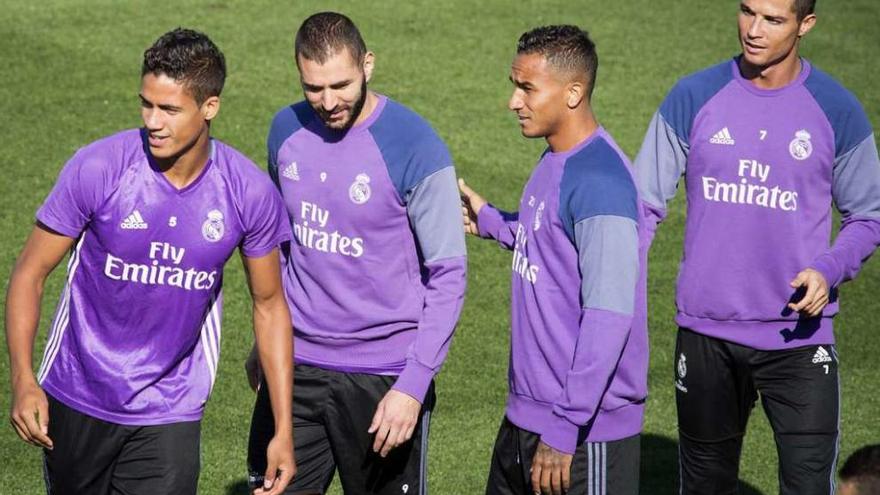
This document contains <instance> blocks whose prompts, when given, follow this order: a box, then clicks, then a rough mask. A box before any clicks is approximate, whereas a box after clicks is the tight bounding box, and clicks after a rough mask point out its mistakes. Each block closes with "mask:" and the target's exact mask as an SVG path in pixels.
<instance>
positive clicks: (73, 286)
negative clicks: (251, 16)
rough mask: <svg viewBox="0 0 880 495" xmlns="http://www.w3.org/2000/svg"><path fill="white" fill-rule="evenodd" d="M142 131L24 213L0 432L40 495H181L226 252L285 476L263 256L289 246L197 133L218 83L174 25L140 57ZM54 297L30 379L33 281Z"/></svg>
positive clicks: (279, 308)
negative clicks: (63, 273)
mask: <svg viewBox="0 0 880 495" xmlns="http://www.w3.org/2000/svg"><path fill="white" fill-rule="evenodd" d="M141 74H142V78H141V87H140V94H139V97H140V103H141V116H142V118H143V122H144V126H143V128H141V129H132V130H127V131H123V132H120V133H118V134H114V135H112V136H109V137H106V138H104V139H101V140H98V141H96V142H94V143H92V144H90V145H88V146H86V147H84V148H82V149H80V150H79V151H78V152H77V153H76V154H75V155H74V156H73V158H71V159H70V161H69V162H68V163H67V165H65V167H64V169H63V170H62V172H61V175H60V177H59V178H58V182H57V183H56V184H55V187H54V188H53V189H52V192H51V193H50V194H49V196H48V198H47V199H46V201H45V202H44V203H43V206H42V207H41V208H40V209H39V211H38V212H37V215H36V216H37V223H36V226H35V227H34V229H33V230H32V232H31V234H30V237H29V238H28V240H27V242H26V244H25V246H24V249H23V251H22V253H21V255H20V256H19V258H18V262H17V263H16V265H15V268H14V270H13V273H12V277H11V280H10V283H9V291H8V294H7V299H6V330H7V342H8V345H9V355H10V360H11V362H12V366H11V375H12V411H11V419H12V424H13V426H14V427H15V430H16V431H17V432H18V434H19V436H20V437H21V438H22V439H23V440H25V441H27V442H29V443H31V444H34V445H37V446H41V447H43V448H44V454H45V469H44V473H45V480H46V485H47V489H48V492H49V493H51V494H54V495H58V494H98V495H105V494H109V493H127V494H158V493H163V494H195V493H196V486H197V482H198V474H199V458H200V446H199V432H200V419H201V417H202V413H203V410H204V408H205V402H206V401H207V399H208V396H209V395H210V392H211V387H212V386H213V384H214V378H215V375H216V372H217V359H218V354H219V351H220V322H221V319H220V315H221V304H222V293H221V286H222V276H223V265H224V264H225V263H226V260H227V259H229V257H230V255H232V252H233V251H234V250H235V249H236V248H239V250H240V252H241V255H242V259H243V261H244V265H245V268H246V272H247V274H248V283H249V287H250V290H251V294H252V296H253V300H254V329H255V332H256V341H257V347H258V348H259V356H260V360H261V363H262V366H263V368H264V369H265V370H266V373H265V374H266V381H267V382H268V384H269V387H268V388H269V390H270V391H271V394H272V397H273V398H276V399H277V401H276V402H275V404H277V405H276V407H275V408H274V409H273V411H272V413H273V415H274V417H275V418H276V419H277V421H276V423H275V424H276V428H275V430H274V431H273V434H272V442H271V443H270V444H269V446H268V452H267V456H268V458H269V459H270V460H269V463H268V464H269V466H268V469H267V471H266V473H265V476H266V479H267V480H269V481H268V482H267V484H266V486H265V487H264V488H265V490H263V489H261V490H260V492H266V493H271V494H277V493H280V492H281V491H282V490H283V489H284V487H285V485H286V484H287V482H288V481H289V480H290V478H291V477H292V476H293V474H294V469H295V466H294V460H293V445H292V443H293V442H292V438H291V431H292V425H291V422H290V396H291V388H292V382H293V377H292V374H293V370H292V366H291V363H290V354H291V352H292V348H291V346H292V339H291V337H290V333H291V330H290V316H289V313H288V309H287V305H286V304H285V301H284V292H283V288H282V286H281V270H280V260H279V248H278V246H279V245H280V244H281V242H282V241H286V240H288V239H289V237H290V229H289V227H288V226H287V225H286V224H285V223H284V219H285V213H284V205H283V203H282V201H281V198H280V196H279V195H278V193H277V191H275V189H274V187H273V186H272V182H271V180H270V179H269V177H268V176H266V175H265V174H264V173H263V172H261V171H260V170H259V169H258V168H257V167H256V166H255V165H254V164H253V163H252V162H251V161H250V160H248V159H247V158H246V157H245V156H244V155H242V154H241V153H239V152H238V151H236V150H235V149H233V148H232V147H230V146H229V145H227V144H224V143H222V142H220V141H218V140H216V139H212V138H210V136H209V129H210V123H211V121H212V120H213V119H214V118H215V117H216V116H217V112H218V111H219V109H220V92H221V90H222V89H223V82H224V79H225V77H226V66H225V62H224V58H223V54H222V53H221V52H220V50H219V49H218V48H217V47H216V46H215V45H214V43H213V42H211V40H210V39H208V38H207V37H206V36H205V35H204V34H201V33H198V32H195V31H191V30H187V29H176V30H174V31H171V32H169V33H166V34H165V35H163V36H162V37H160V38H159V39H158V40H157V41H156V42H155V44H153V46H151V47H150V48H149V49H148V50H147V51H146V52H145V53H144V60H143V68H142V71H141ZM68 251H70V261H69V263H68V269H67V284H66V285H65V288H64V291H63V293H62V295H61V301H60V302H59V304H58V309H57V311H56V314H55V321H54V323H53V325H52V330H51V332H50V334H49V340H48V342H47V344H46V348H45V353H44V356H43V363H42V365H41V366H40V369H39V372H38V374H37V376H36V377H35V376H34V373H33V371H32V368H31V355H32V350H33V341H34V336H35V334H36V331H37V325H38V322H39V309H40V300H41V297H42V291H43V285H44V282H45V280H46V277H47V276H48V275H49V273H50V272H51V271H52V270H53V269H54V268H55V266H56V265H57V264H58V263H59V262H60V261H61V259H62V258H63V257H64V255H65V253H67V252H68Z"/></svg>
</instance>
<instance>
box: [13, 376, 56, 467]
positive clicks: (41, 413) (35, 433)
mask: <svg viewBox="0 0 880 495" xmlns="http://www.w3.org/2000/svg"><path fill="white" fill-rule="evenodd" d="M9 421H10V422H11V423H12V427H13V428H15V432H16V433H18V436H19V437H21V439H22V440H24V441H25V442H27V443H29V444H31V445H34V446H36V447H44V448H47V449H49V450H52V448H53V447H54V445H53V444H52V439H50V438H49V401H48V400H47V399H46V393H45V392H43V389H42V388H40V386H39V385H38V384H37V382H36V381H35V380H33V379H31V380H28V381H26V382H24V383H21V384H13V386H12V407H11V408H10V411H9Z"/></svg>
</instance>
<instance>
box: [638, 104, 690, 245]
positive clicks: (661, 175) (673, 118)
mask: <svg viewBox="0 0 880 495" xmlns="http://www.w3.org/2000/svg"><path fill="white" fill-rule="evenodd" d="M681 91H682V89H681V88H679V87H676V88H675V89H673V91H672V92H671V93H670V94H669V96H667V97H666V100H665V101H664V102H663V104H662V105H661V106H660V109H658V110H657V112H656V113H655V114H654V116H653V118H651V123H650V124H649V125H648V131H647V132H646V133H645V139H644V141H643V142H642V147H641V148H640V150H639V154H638V155H637V156H636V159H635V161H634V162H633V166H634V168H635V176H636V184H637V186H638V189H639V193H640V194H641V197H642V205H641V208H642V211H643V212H644V218H645V226H646V227H647V229H648V233H649V242H650V241H652V240H653V238H654V233H655V232H656V230H657V225H658V224H659V223H660V222H662V221H663V219H664V218H666V205H667V204H668V203H669V201H671V200H672V198H674V197H675V193H676V190H677V189H678V181H679V179H680V178H681V176H682V175H683V174H684V173H685V165H686V163H687V157H688V152H689V151H690V145H689V143H688V141H687V139H688V133H689V126H690V121H689V120H688V117H687V115H689V112H688V111H687V108H683V107H686V105H685V104H684V103H683V101H684V99H683V98H682V97H681Z"/></svg>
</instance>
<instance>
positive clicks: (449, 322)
mask: <svg viewBox="0 0 880 495" xmlns="http://www.w3.org/2000/svg"><path fill="white" fill-rule="evenodd" d="M426 268H427V269H428V282H427V284H426V286H425V305H424V309H423V310H422V317H421V319H420V320H419V328H418V330H417V331H416V338H415V342H414V343H413V344H412V346H411V347H410V349H409V352H408V353H407V365H406V367H405V368H404V370H403V372H401V374H400V376H399V377H398V379H397V382H395V384H394V388H395V389H396V390H399V391H401V392H404V393H406V394H408V395H410V396H412V397H414V398H415V399H417V400H418V401H419V402H421V401H423V400H424V398H425V393H426V392H427V390H428V387H429V386H430V384H431V380H432V379H433V377H434V375H435V374H436V373H437V371H438V370H439V369H440V366H441V365H442V364H443V360H444V359H446V353H447V352H448V351H449V344H450V342H451V341H452V335H453V333H454V331H455V326H456V324H457V323H458V317H459V315H460V314H461V307H462V304H463V302H464V293H465V289H466V286H467V258H466V257H464V256H460V257H455V258H447V259H443V260H438V261H435V262H431V263H426Z"/></svg>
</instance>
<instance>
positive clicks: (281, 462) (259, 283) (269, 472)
mask: <svg viewBox="0 0 880 495" xmlns="http://www.w3.org/2000/svg"><path fill="white" fill-rule="evenodd" d="M242 260H243V261H244V267H245V272H246V274H247V280H248V287H249V288H250V291H251V296H252V298H253V302H254V334H255V335H254V336H255V340H256V349H257V354H258V355H259V360H260V368H261V370H262V373H263V374H264V375H265V377H266V384H267V385H268V387H269V398H270V400H271V402H272V415H273V416H274V418H275V436H274V437H272V440H271V441H270V442H269V446H268V448H267V449H266V459H267V464H268V465H267V468H266V473H265V480H266V481H265V483H264V485H263V487H262V488H259V489H257V490H255V491H254V493H255V494H268V495H276V494H280V493H283V491H284V488H285V487H286V486H287V485H288V483H290V480H291V479H293V476H294V474H296V462H295V460H294V457H293V416H292V414H291V406H292V403H293V400H292V399H293V331H292V329H291V320H290V312H289V310H288V308H287V302H286V301H285V299H284V290H283V289H282V286H281V262H280V259H279V254H278V249H277V248H276V249H273V250H272V251H271V252H270V253H269V254H267V255H265V256H261V257H259V258H249V257H247V256H242Z"/></svg>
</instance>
